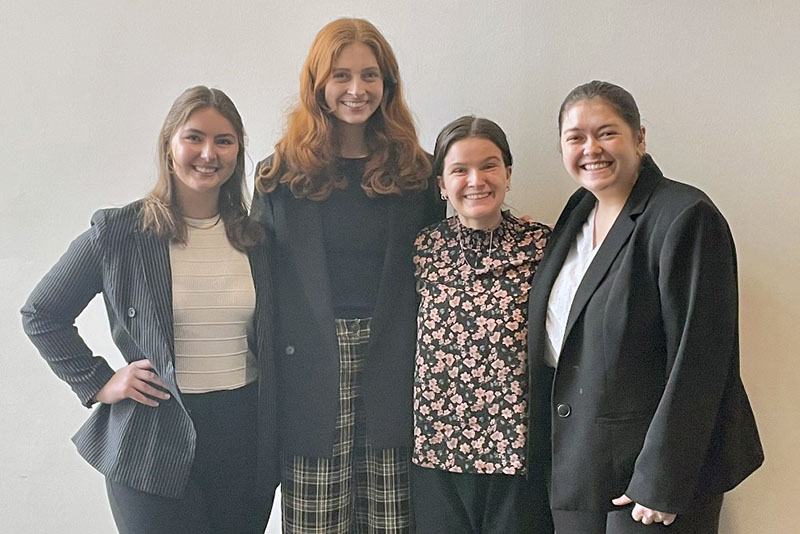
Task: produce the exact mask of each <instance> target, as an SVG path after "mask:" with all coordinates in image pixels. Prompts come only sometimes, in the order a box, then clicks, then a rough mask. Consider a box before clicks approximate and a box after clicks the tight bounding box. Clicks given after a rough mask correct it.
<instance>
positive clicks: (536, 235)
mask: <svg viewBox="0 0 800 534" xmlns="http://www.w3.org/2000/svg"><path fill="white" fill-rule="evenodd" d="M503 218H504V219H505V225H506V227H507V228H508V229H509V234H510V235H511V236H512V238H513V239H514V240H515V241H517V242H522V241H525V242H530V241H533V242H535V243H539V244H541V246H544V244H545V243H546V242H547V238H548V237H549V236H550V233H551V232H552V230H551V229H550V227H549V226H547V225H546V224H544V223H540V222H537V221H531V220H529V219H527V218H526V219H520V218H519V217H516V216H515V215H513V214H512V213H511V212H508V211H507V212H504V213H503Z"/></svg>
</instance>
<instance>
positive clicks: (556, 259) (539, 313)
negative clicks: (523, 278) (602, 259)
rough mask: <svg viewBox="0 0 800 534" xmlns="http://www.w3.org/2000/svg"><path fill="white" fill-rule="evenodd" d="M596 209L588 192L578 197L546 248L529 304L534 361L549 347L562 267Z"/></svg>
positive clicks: (531, 345) (563, 216) (568, 206)
mask: <svg viewBox="0 0 800 534" xmlns="http://www.w3.org/2000/svg"><path fill="white" fill-rule="evenodd" d="M594 205H595V198H594V196H593V195H592V194H591V193H589V192H588V191H586V190H583V191H582V194H581V195H577V194H576V195H575V196H573V197H572V198H571V199H570V202H569V203H568V204H567V206H566V207H565V208H564V211H563V213H562V214H561V216H560V217H559V220H558V222H557V223H556V225H555V228H554V230H553V237H551V239H550V242H549V243H548V244H547V247H546V248H545V256H544V258H543V259H542V262H541V264H540V265H539V267H538V268H537V270H536V274H535V275H534V277H533V282H532V287H531V296H530V299H529V302H528V318H529V328H528V342H529V344H530V348H531V351H532V352H533V351H536V354H531V356H530V357H535V358H536V359H537V361H538V360H541V358H540V357H539V356H540V355H541V354H543V350H544V347H545V346H546V343H545V339H546V337H547V332H546V330H545V319H546V317H547V303H548V300H549V299H550V292H551V291H552V289H553V284H554V283H555V281H556V278H557V277H558V273H560V272H561V267H562V266H563V265H564V261H565V260H566V258H567V254H569V251H570V248H572V244H573V243H574V242H575V236H576V235H577V234H578V232H580V231H581V228H583V223H584V222H586V217H587V216H588V215H589V212H590V211H592V208H593V207H594Z"/></svg>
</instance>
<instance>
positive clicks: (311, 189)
mask: <svg viewBox="0 0 800 534" xmlns="http://www.w3.org/2000/svg"><path fill="white" fill-rule="evenodd" d="M354 43H362V44H364V45H366V46H368V47H369V48H370V50H371V51H372V53H373V54H375V59H376V60H377V62H378V67H379V68H380V71H381V77H382V78H383V98H382V99H381V103H380V107H379V108H378V109H377V110H375V112H374V113H373V114H372V116H371V117H370V118H369V119H368V120H367V123H366V129H365V132H364V136H365V141H366V144H367V148H368V149H369V155H368V159H367V162H366V165H365V168H364V177H363V179H362V183H361V187H362V189H363V190H364V191H365V192H366V194H367V195H368V196H370V197H374V196H375V195H387V194H402V193H403V192H404V191H412V190H421V189H425V188H426V187H427V185H428V179H429V177H430V169H431V167H430V162H429V160H428V155H427V154H426V153H425V151H424V150H422V148H421V147H420V146H419V140H418V138H417V131H416V128H415V127H414V121H413V119H412V118H411V112H410V111H409V110H408V106H407V105H406V102H405V97H404V96H403V90H402V83H401V82H400V74H399V72H398V67H397V59H396V58H395V55H394V52H393V51H392V48H391V46H389V43H388V42H386V39H385V38H384V37H383V35H381V33H380V32H379V31H378V29H377V28H376V27H375V26H373V25H372V24H371V23H370V22H369V21H366V20H363V19H354V18H342V19H338V20H334V21H333V22H330V23H328V24H327V25H325V26H324V27H323V28H322V29H321V30H320V31H319V33H318V34H317V36H316V37H315V38H314V42H313V43H312V45H311V50H310V51H309V53H308V56H307V57H306V61H305V63H304V65H303V69H302V71H301V73H300V98H299V102H298V104H297V106H296V107H295V109H294V110H293V111H292V112H291V113H290V114H289V116H288V117H287V121H286V122H287V124H286V132H285V133H284V135H283V137H282V138H281V139H280V140H279V141H278V143H277V144H276V145H275V153H274V155H273V158H272V164H271V165H270V166H267V165H262V166H261V168H260V169H259V172H258V174H257V176H256V178H255V182H256V187H257V188H258V190H259V191H261V192H262V193H269V192H270V191H273V190H274V189H275V188H276V187H277V186H278V184H279V183H285V184H287V185H288V187H289V189H290V190H291V191H292V193H293V194H294V195H295V196H296V197H298V198H308V199H311V200H323V199H325V198H327V197H328V196H330V194H331V193H332V192H333V190H334V188H337V187H338V188H340V187H344V184H343V183H342V180H341V178H340V177H337V176H335V175H334V172H332V171H333V169H334V163H335V160H336V138H335V132H334V125H335V121H337V120H338V119H336V118H335V117H334V116H333V115H332V114H331V113H330V110H328V109H327V105H326V104H325V84H326V83H327V82H328V80H329V79H330V76H331V65H332V64H333V61H334V59H335V58H336V57H337V56H338V55H339V54H340V53H341V51H342V49H343V48H344V47H346V46H347V45H350V44H354Z"/></svg>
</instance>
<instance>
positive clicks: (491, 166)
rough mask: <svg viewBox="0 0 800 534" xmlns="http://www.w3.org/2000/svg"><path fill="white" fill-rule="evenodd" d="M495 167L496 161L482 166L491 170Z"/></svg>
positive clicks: (486, 169)
mask: <svg viewBox="0 0 800 534" xmlns="http://www.w3.org/2000/svg"><path fill="white" fill-rule="evenodd" d="M496 168H497V163H487V164H485V165H484V166H483V170H485V171H492V170H494V169H496Z"/></svg>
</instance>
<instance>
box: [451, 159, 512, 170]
mask: <svg viewBox="0 0 800 534" xmlns="http://www.w3.org/2000/svg"><path fill="white" fill-rule="evenodd" d="M492 160H494V161H503V160H502V158H499V157H497V156H489V157H488V158H484V159H482V160H481V161H480V162H479V163H486V162H487V161H492ZM454 165H466V163H464V162H462V161H454V162H453V163H451V164H449V165H447V168H450V167H452V166H454Z"/></svg>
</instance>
